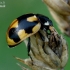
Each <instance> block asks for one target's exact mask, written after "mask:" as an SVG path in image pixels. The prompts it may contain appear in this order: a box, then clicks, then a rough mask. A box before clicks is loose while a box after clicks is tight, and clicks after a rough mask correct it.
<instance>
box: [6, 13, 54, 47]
mask: <svg viewBox="0 0 70 70" xmlns="http://www.w3.org/2000/svg"><path fill="white" fill-rule="evenodd" d="M50 26H53V24H52V21H51V20H50V19H49V18H48V17H46V16H44V15H41V14H33V13H30V14H25V15H22V16H20V17H18V18H17V19H15V20H14V21H13V22H12V24H11V25H10V26H9V28H8V30H7V33H6V38H7V43H8V46H9V47H14V46H16V45H17V44H19V43H21V42H22V41H23V40H25V39H26V38H28V37H30V36H31V35H33V34H35V33H37V32H38V31H39V30H40V29H45V30H49V27H50Z"/></svg>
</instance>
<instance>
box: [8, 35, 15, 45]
mask: <svg viewBox="0 0 70 70" xmlns="http://www.w3.org/2000/svg"><path fill="white" fill-rule="evenodd" d="M7 42H8V45H15V44H16V43H15V42H14V41H13V39H10V38H9V36H8V34H7Z"/></svg>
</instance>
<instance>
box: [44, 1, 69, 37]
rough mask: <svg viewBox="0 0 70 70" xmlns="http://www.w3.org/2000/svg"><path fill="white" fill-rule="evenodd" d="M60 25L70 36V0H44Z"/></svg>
mask: <svg viewBox="0 0 70 70" xmlns="http://www.w3.org/2000/svg"><path fill="white" fill-rule="evenodd" d="M43 2H44V3H45V4H46V5H47V6H48V9H49V11H50V13H51V15H52V16H53V18H54V20H55V21H56V22H57V23H58V27H59V28H60V29H61V31H62V32H63V33H65V34H66V35H68V36H70V0H52V1H51V0H43Z"/></svg>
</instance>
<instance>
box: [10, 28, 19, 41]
mask: <svg viewBox="0 0 70 70" xmlns="http://www.w3.org/2000/svg"><path fill="white" fill-rule="evenodd" d="M9 38H11V39H13V40H14V42H19V41H20V38H19V36H18V34H17V32H16V28H11V29H10V31H9Z"/></svg>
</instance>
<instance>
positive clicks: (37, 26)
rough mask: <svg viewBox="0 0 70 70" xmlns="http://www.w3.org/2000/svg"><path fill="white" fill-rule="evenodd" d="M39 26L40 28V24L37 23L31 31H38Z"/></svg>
mask: <svg viewBox="0 0 70 70" xmlns="http://www.w3.org/2000/svg"><path fill="white" fill-rule="evenodd" d="M40 28H41V24H40V23H38V24H37V25H36V26H34V27H33V29H32V31H33V32H34V33H36V32H38V31H39V29H40Z"/></svg>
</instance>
